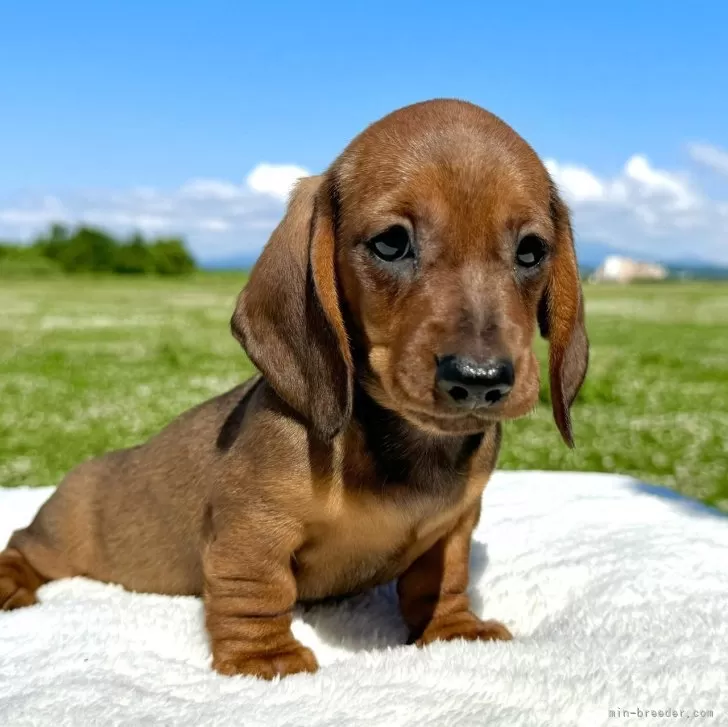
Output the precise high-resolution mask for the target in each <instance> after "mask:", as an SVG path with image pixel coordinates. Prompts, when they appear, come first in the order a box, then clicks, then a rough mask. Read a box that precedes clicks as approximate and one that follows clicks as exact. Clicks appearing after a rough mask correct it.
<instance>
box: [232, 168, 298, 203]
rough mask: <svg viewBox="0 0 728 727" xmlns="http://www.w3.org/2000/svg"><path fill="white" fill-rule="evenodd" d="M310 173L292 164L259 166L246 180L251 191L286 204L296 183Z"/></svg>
mask: <svg viewBox="0 0 728 727" xmlns="http://www.w3.org/2000/svg"><path fill="white" fill-rule="evenodd" d="M308 174H309V173H308V172H307V171H306V170H305V169H302V168H301V167H297V166H294V165H292V164H258V166H257V167H256V168H255V169H253V171H252V172H251V173H250V174H249V175H248V178H247V180H246V182H247V184H248V186H249V187H250V189H252V190H253V191H254V192H259V193H260V194H269V195H271V196H272V197H276V198H277V199H280V200H281V201H282V202H285V201H286V200H287V199H288V195H289V194H290V193H291V189H292V188H293V185H294V184H295V182H296V181H297V180H298V179H300V178H301V177H306V176H308Z"/></svg>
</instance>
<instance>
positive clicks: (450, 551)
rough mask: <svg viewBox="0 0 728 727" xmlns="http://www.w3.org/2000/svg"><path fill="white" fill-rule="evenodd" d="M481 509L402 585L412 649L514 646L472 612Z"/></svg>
mask: <svg viewBox="0 0 728 727" xmlns="http://www.w3.org/2000/svg"><path fill="white" fill-rule="evenodd" d="M479 516H480V504H478V505H477V506H476V507H475V508H474V509H473V510H472V511H471V512H469V513H468V514H467V515H465V516H464V517H463V518H462V519H461V520H460V521H459V522H458V524H457V526H456V527H455V529H454V530H453V531H452V532H450V533H449V534H448V535H446V536H445V537H444V538H442V539H441V540H439V541H438V542H437V543H436V544H435V545H434V546H433V547H432V548H430V550H428V551H427V552H426V553H424V554H423V555H422V556H420V558H418V559H417V560H416V561H415V562H414V563H413V564H412V565H411V566H410V567H409V569H408V570H407V571H405V572H404V573H403V574H402V576H400V578H399V581H398V583H397V593H398V594H399V602H400V608H401V609H402V615H403V617H404V620H405V622H406V623H407V626H408V627H409V629H410V643H412V642H414V643H416V644H417V645H418V646H424V645H425V644H429V643H431V642H433V641H451V640H453V639H467V640H469V641H476V640H480V641H509V640H510V639H512V638H513V637H512V636H511V634H510V632H509V631H508V629H507V628H506V627H505V626H504V625H503V624H501V623H500V622H498V621H492V620H491V621H482V620H481V619H479V618H478V617H477V616H476V615H475V614H474V613H472V611H471V610H470V600H469V598H468V595H467V587H468V571H469V558H470V543H471V538H472V534H473V530H474V529H475V526H476V524H477V522H478V518H479Z"/></svg>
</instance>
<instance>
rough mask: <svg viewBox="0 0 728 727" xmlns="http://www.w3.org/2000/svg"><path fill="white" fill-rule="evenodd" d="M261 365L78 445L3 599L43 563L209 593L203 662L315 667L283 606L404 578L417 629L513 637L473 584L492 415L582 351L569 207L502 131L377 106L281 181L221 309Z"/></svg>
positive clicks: (423, 109) (444, 108) (457, 108)
mask: <svg viewBox="0 0 728 727" xmlns="http://www.w3.org/2000/svg"><path fill="white" fill-rule="evenodd" d="M231 326H232V332H233V334H234V336H235V337H236V338H237V340H238V341H239V342H240V343H241V345H242V346H243V348H244V349H245V351H246V352H247V354H248V356H249V357H250V359H251V360H252V361H253V362H254V364H255V365H256V367H257V368H258V369H259V371H260V372H261V374H260V375H258V376H256V377H254V378H253V379H251V380H250V381H248V382H247V383H244V384H243V385H241V386H238V387H237V388H235V389H233V390H232V391H229V392H227V393H225V394H222V395H221V396H218V397H216V398H214V399H212V400H210V401H207V402H205V403H203V404H201V405H199V406H197V407H195V408H193V409H191V410H189V411H187V412H185V413H184V414H182V415H181V416H180V417H179V418H177V419H176V420H175V421H173V422H172V423H171V424H169V425H168V426H167V427H166V428H165V429H164V430H162V431H161V432H160V433H158V434H157V435H155V436H154V437H152V438H151V439H150V440H149V441H147V442H146V443H145V444H142V445H141V446H137V447H132V448H130V449H126V450H122V451H116V452H112V453H110V454H107V455H105V456H102V457H99V458H97V459H93V460H91V461H88V462H85V463H83V464H81V465H80V466H78V467H77V468H76V469H74V470H73V471H72V472H71V473H70V474H68V475H67V477H66V478H65V479H64V480H63V482H62V483H61V484H60V486H59V487H58V488H57V490H56V491H55V492H54V494H53V495H52V496H51V498H50V499H49V500H48V501H47V502H46V503H45V505H43V507H42V508H41V510H40V511H39V513H38V514H37V516H36V518H35V520H33V522H32V523H31V524H30V525H29V526H28V527H27V528H25V529H23V530H19V531H17V532H15V533H14V534H13V536H12V538H11V539H10V542H9V544H8V546H7V550H5V551H4V552H3V553H2V554H0V608H2V609H12V608H17V607H19V606H28V605H30V604H32V603H35V601H36V597H35V591H36V589H37V588H38V587H39V586H40V585H41V584H43V583H45V582H47V581H49V580H52V579H58V578H67V577H71V576H86V577H89V578H94V579H98V580H101V581H107V582H114V583H118V584H121V585H123V586H124V587H126V588H127V589H130V590H132V591H140V592H155V593H163V594H189V595H202V596H203V598H204V605H205V614H206V626H207V630H208V633H209V638H210V643H211V649H212V656H213V667H214V669H216V670H217V671H218V672H220V673H222V674H249V675H255V676H258V677H264V678H272V677H274V676H276V675H287V674H292V673H295V672H312V671H314V670H315V669H316V668H317V664H316V660H315V658H314V655H313V654H312V653H311V651H310V650H309V649H307V648H305V647H304V646H303V645H302V644H300V643H299V642H298V641H297V640H296V639H295V638H294V637H293V635H292V633H291V628H290V627H291V614H292V609H293V608H294V605H295V604H296V603H297V602H310V601H316V600H319V599H322V598H325V597H332V596H342V595H346V594H353V593H356V592H359V591H362V590H363V589H368V588H371V587H372V586H375V585H377V584H381V583H385V582H388V581H390V580H392V579H397V591H398V594H399V600H400V606H401V611H402V615H403V617H404V620H405V622H406V623H407V625H408V628H409V629H410V632H411V638H410V641H411V642H414V643H416V644H418V645H423V644H429V643H431V642H433V641H436V640H449V639H470V640H473V639H481V640H490V639H498V640H507V639H510V638H511V635H510V633H509V632H508V630H507V629H506V627H505V626H503V625H502V624H500V623H498V622H497V621H482V620H481V619H480V618H478V617H477V616H476V615H475V614H474V613H473V612H472V611H471V610H470V606H469V602H468V596H467V586H468V559H469V552H470V543H471V535H472V532H473V529H474V528H475V526H476V524H477V522H478V518H479V516H480V501H481V495H482V493H483V489H484V487H485V485H486V482H487V481H488V478H489V476H490V474H491V472H492V471H493V469H494V466H495V463H496V457H497V454H498V449H499V446H500V440H501V423H502V422H503V421H505V420H508V419H513V418H515V417H520V416H522V415H524V414H526V413H527V412H529V411H531V410H532V409H533V407H534V406H535V404H536V402H537V399H538V390H539V369H538V364H537V361H536V358H535V356H534V353H533V351H532V344H533V340H534V337H535V334H536V327H537V326H538V327H539V328H540V332H541V334H542V335H543V336H544V337H546V338H548V340H549V368H550V389H551V396H552V406H553V415H554V419H555V423H556V426H557V427H558V429H559V431H560V432H561V435H562V436H563V438H564V440H565V441H566V442H567V444H569V445H570V446H571V445H572V432H571V424H570V416H569V410H570V407H571V404H572V402H573V400H574V397H575V396H576V394H577V392H578V390H579V388H580V387H581V384H582V381H583V379H584V376H585V373H586V369H587V359H588V342H587V335H586V332H585V328H584V311H583V303H582V294H581V286H580V281H579V272H578V268H577V262H576V257H575V252H574V245H573V241H572V233H571V225H570V220H569V214H568V211H567V209H566V207H565V206H564V204H563V203H562V201H561V199H560V198H559V195H558V193H557V190H556V188H555V186H554V184H553V183H552V181H551V179H550V178H549V175H548V173H547V171H546V169H545V168H544V166H543V164H542V163H541V161H540V160H539V158H538V157H537V156H536V154H535V153H534V151H533V150H532V149H531V148H530V147H529V146H528V144H527V143H526V142H525V141H524V140H523V139H521V138H520V137H519V136H518V135H517V134H516V133H515V132H514V131H513V130H512V129H511V128H510V127H509V126H507V125H506V124H505V123H503V122H502V121H501V120H500V119H498V118H497V117H495V116H493V115H492V114H490V113H488V112H487V111H485V110H483V109H481V108H479V107H477V106H474V105H472V104H469V103H465V102H462V101H457V100H433V101H428V102H424V103H418V104H414V105H412V106H408V107H405V108H403V109H400V110H398V111H395V112H394V113H392V114H390V115H388V116H386V117H384V118H383V119H381V120H380V121H378V122H376V123H375V124H373V125H372V126H370V127H369V128H367V129H366V130H365V131H364V132H363V133H361V134H360V135H359V136H358V137H356V138H355V139H354V140H353V141H352V142H351V144H350V145H349V146H348V147H347V148H346V149H345V151H344V152H343V153H342V154H341V156H340V157H339V158H338V159H337V160H336V161H335V162H334V163H333V165H332V166H331V167H330V168H329V169H328V170H327V171H326V172H325V173H324V174H323V175H321V176H316V177H309V178H306V179H304V180H302V181H300V182H299V183H298V185H297V186H296V188H295V190H294V191H293V193H292V195H291V198H290V203H289V205H288V209H287V211H286V214H285V216H284V218H283V220H282V221H281V222H280V224H279V226H278V227H277V228H276V230H275V231H274V232H273V234H272V236H271V238H270V240H269V242H268V243H267V245H266V247H265V249H264V251H263V253H262V255H261V257H260V259H259V260H258V262H257V264H256V265H255V267H254V269H253V271H252V274H251V276H250V280H249V282H248V284H247V285H246V286H245V288H244V289H243V291H242V292H241V294H240V296H239V298H238V301H237V305H236V309H235V311H234V314H233V317H232V322H231Z"/></svg>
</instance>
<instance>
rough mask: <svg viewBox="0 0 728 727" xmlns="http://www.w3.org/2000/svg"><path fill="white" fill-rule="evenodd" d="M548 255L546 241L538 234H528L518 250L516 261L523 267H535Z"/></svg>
mask: <svg viewBox="0 0 728 727" xmlns="http://www.w3.org/2000/svg"><path fill="white" fill-rule="evenodd" d="M545 257H546V243H545V242H544V241H543V240H542V239H541V238H540V237H537V236H536V235H526V236H525V237H524V238H523V239H522V240H521V241H520V242H519V243H518V249H517V250H516V262H517V263H518V264H519V265H520V266H521V267H522V268H535V267H536V266H537V265H539V264H540V263H541V261H542V260H543V259H544V258H545Z"/></svg>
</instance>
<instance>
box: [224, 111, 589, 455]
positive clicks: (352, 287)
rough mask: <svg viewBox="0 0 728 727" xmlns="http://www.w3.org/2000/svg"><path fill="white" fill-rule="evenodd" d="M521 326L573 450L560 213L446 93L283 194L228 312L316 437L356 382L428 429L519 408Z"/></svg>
mask: <svg viewBox="0 0 728 727" xmlns="http://www.w3.org/2000/svg"><path fill="white" fill-rule="evenodd" d="M537 327H538V328H539V329H540V331H541V334H542V335H543V336H545V337H546V338H548V339H549V342H550V353H549V368H550V383H551V396H552V405H553V412H554V419H555V421H556V424H557V426H558V428H559V431H560V432H561V434H562V436H563V438H564V439H565V441H566V442H567V443H568V444H570V445H571V444H572V435H571V423H570V416H569V409H570V407H571V404H572V402H573V400H574V398H575V396H576V394H577V393H578V390H579V388H580V387H581V384H582V381H583V379H584V375H585V372H586V368H587V359H588V343H587V337H586V332H585V329H584V312H583V302H582V295H581V285H580V281H579V274H578V267H577V263H576V257H575V253H574V244H573V239H572V233H571V224H570V220H569V214H568V211H567V209H566V207H565V206H564V204H563V203H562V201H561V199H560V198H559V196H558V194H557V192H556V189H555V187H554V185H553V183H552V181H551V179H550V178H549V175H548V173H547V171H546V169H545V168H544V166H543V164H542V163H541V161H540V160H539V158H538V157H537V155H536V154H535V152H534V151H533V150H532V149H531V148H530V147H529V146H528V145H527V144H526V142H525V141H523V139H521V138H520V137H519V136H518V135H517V134H516V133H515V132H514V131H513V130H512V129H511V128H510V127H508V126H507V125H506V124H504V123H503V122H502V121H500V120H499V119H498V118H496V117H495V116H493V115H492V114H489V113H488V112H486V111H485V110H483V109H481V108H479V107H477V106H474V105H472V104H468V103H464V102H460V101H451V100H438V101H429V102H425V103H421V104H415V105H413V106H408V107H405V108H403V109H400V110H399V111H396V112H394V113H393V114H390V115H389V116H386V117H384V118H383V119H381V120H380V121H378V122H377V123H375V124H373V125H372V126H370V127H369V128H368V129H366V130H365V131H364V132H363V133H362V134H360V135H359V136H358V137H357V138H355V139H354V141H352V142H351V144H350V145H349V146H348V147H347V148H346V150H345V151H344V153H343V154H342V155H341V156H340V157H339V158H338V159H337V160H336V161H335V162H334V164H333V165H332V166H331V167H330V168H329V170H328V171H327V172H326V173H325V174H324V175H322V176H320V177H310V178H308V179H305V180H303V181H301V182H300V183H299V184H298V186H297V187H296V189H295V190H294V192H293V194H292V197H291V201H290V204H289V207H288V210H287V213H286V215H285V217H284V219H283V220H282V222H281V223H280V225H279V226H278V228H277V229H276V230H275V232H274V233H273V235H272V236H271V239H270V241H269V243H268V244H267V246H266V248H265V250H264V251H263V253H262V255H261V257H260V259H259V261H258V262H257V264H256V266H255V267H254V269H253V272H252V274H251V279H250V281H249V283H248V285H247V286H246V287H245V289H244V290H243V292H242V293H241V295H240V297H239V300H238V305H237V308H236V311H235V314H234V315H233V320H232V329H233V332H234V334H235V336H236V337H237V338H238V340H239V341H240V342H241V343H242V345H243V346H244V347H245V349H246V350H247V352H248V354H249V356H250V357H251V359H252V360H253V362H254V363H255V364H256V365H257V366H258V368H260V369H261V370H262V372H263V373H264V374H265V376H266V377H267V378H268V380H269V381H270V383H271V385H272V386H273V387H274V388H275V389H276V390H277V392H278V393H279V395H280V396H281V397H282V398H283V399H284V400H285V401H287V403H288V404H289V405H290V406H292V407H293V408H294V409H296V410H297V411H298V412H300V413H301V414H302V415H303V416H304V417H305V418H306V419H307V420H308V421H309V422H310V423H311V425H312V426H313V427H314V428H315V429H316V431H317V432H318V434H319V435H320V436H322V437H324V438H331V437H332V436H334V435H335V434H336V433H337V432H339V431H340V430H341V429H342V428H343V426H344V425H345V424H346V421H347V419H348V418H349V416H350V414H351V409H352V390H353V379H354V377H355V376H358V377H359V378H360V381H361V384H362V386H363V387H364V388H365V389H366V390H367V391H368V393H369V394H370V395H371V396H372V397H373V398H374V399H375V400H376V401H378V402H379V403H380V404H381V405H383V406H384V407H386V408H387V409H390V410H393V411H395V412H397V413H398V414H400V415H401V416H402V417H404V418H405V419H407V420H408V421H410V422H411V423H412V424H414V425H415V426H417V427H419V428H421V429H423V430H427V431H430V432H433V433H438V434H464V433H470V432H476V431H480V430H482V429H483V428H484V426H485V425H486V423H487V422H489V421H494V420H501V419H510V418H514V417H518V416H521V415H523V414H526V413H527V412H528V411H530V410H531V409H532V408H533V406H534V405H535V403H536V401H537V399H538V388H539V374H538V364H537V361H536V358H535V356H534V353H533V350H532V344H533V339H534V334H535V331H536V328H537Z"/></svg>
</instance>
